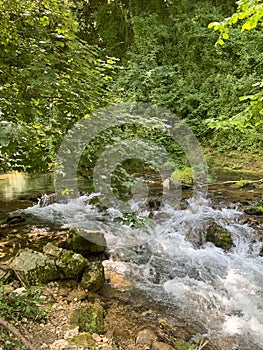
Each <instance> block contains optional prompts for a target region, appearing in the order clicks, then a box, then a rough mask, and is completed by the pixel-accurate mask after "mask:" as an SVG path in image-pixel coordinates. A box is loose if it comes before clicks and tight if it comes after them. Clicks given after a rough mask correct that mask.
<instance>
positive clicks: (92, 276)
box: [80, 261, 105, 292]
mask: <svg viewBox="0 0 263 350" xmlns="http://www.w3.org/2000/svg"><path fill="white" fill-rule="evenodd" d="M104 282H105V276H104V268H103V265H102V263H101V262H100V261H93V262H88V263H87V265H86V267H85V270H84V273H83V276H82V279H81V282H80V284H81V286H82V287H83V288H86V289H88V290H89V291H90V292H97V291H98V290H99V289H101V288H102V287H103V284H104Z"/></svg>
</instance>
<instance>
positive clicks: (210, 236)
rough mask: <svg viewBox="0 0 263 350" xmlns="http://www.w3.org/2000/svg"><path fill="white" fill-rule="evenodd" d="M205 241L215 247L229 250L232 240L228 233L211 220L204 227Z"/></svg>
mask: <svg viewBox="0 0 263 350" xmlns="http://www.w3.org/2000/svg"><path fill="white" fill-rule="evenodd" d="M205 236H206V241H207V242H211V243H213V244H214V245H215V246H216V247H218V248H222V249H224V250H229V249H230V248H231V247H232V244H233V241H232V238H231V235H230V233H229V232H228V231H227V230H226V229H225V228H223V227H221V226H220V225H218V224H216V223H215V222H213V223H212V224H210V225H209V226H208V227H206V234H205Z"/></svg>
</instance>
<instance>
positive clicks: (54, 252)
mask: <svg viewBox="0 0 263 350" xmlns="http://www.w3.org/2000/svg"><path fill="white" fill-rule="evenodd" d="M62 250H63V249H62V248H59V247H57V246H55V245H54V244H52V243H47V244H46V245H45V246H44V247H43V252H44V253H45V254H47V255H51V256H53V257H54V258H59V257H60V255H61V252H62Z"/></svg>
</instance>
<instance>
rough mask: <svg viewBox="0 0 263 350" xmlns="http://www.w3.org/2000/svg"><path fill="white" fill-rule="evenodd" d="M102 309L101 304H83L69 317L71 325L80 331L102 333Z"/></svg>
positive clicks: (103, 330)
mask: <svg viewBox="0 0 263 350" xmlns="http://www.w3.org/2000/svg"><path fill="white" fill-rule="evenodd" d="M104 313H105V311H104V309H103V308H102V307H101V306H90V305H87V306H84V307H81V308H78V309H75V310H74V311H73V312H72V314H71V315H70V318H69V323H70V324H71V325H72V326H78V327H79V330H80V332H91V333H97V334H103V333H104V332H105V329H104Z"/></svg>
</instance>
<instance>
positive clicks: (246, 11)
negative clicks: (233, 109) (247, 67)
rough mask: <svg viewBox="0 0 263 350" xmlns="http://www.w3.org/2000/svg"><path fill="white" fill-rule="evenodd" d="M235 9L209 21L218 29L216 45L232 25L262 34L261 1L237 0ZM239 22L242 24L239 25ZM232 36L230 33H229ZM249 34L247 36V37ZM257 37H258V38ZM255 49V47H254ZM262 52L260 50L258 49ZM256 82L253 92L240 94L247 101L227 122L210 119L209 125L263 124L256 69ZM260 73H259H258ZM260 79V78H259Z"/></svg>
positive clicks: (262, 95)
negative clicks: (218, 19)
mask: <svg viewBox="0 0 263 350" xmlns="http://www.w3.org/2000/svg"><path fill="white" fill-rule="evenodd" d="M237 5H238V7H237V11H236V12H235V13H233V14H232V15H231V16H230V17H228V18H225V19H224V20H223V21H221V22H211V23H209V25H208V28H213V29H214V30H215V31H219V33H220V35H219V38H218V39H217V41H216V45H224V44H225V40H227V39H229V34H230V29H232V27H233V26H235V27H236V26H237V27H238V28H240V31H241V32H244V31H250V30H252V29H254V30H255V31H256V34H257V35H260V34H261V35H262V27H263V22H262V18H263V3H262V1H261V0H240V1H237ZM240 23H241V24H242V26H241V27H240ZM231 37H232V34H231ZM249 38H250V36H248V39H249ZM258 39H259V38H258ZM254 49H255V47H254ZM260 51H261V52H260V53H262V50H260ZM257 73H258V74H257V77H256V79H255V81H256V82H254V83H252V84H251V86H252V89H251V90H252V91H251V92H253V90H255V88H256V91H255V92H254V93H251V92H250V93H249V94H248V95H244V96H241V97H240V98H239V99H240V101H247V102H249V104H247V105H246V106H245V107H244V109H243V110H242V111H241V112H240V113H238V114H236V115H234V117H232V118H231V119H230V120H229V122H228V121H223V123H222V122H221V121H219V123H217V120H212V121H211V124H210V125H211V126H212V127H214V126H216V127H223V128H227V127H232V126H236V127H238V128H241V129H244V128H247V127H252V128H253V127H257V126H259V125H262V124H263V81H262V71H259V70H258V71H257ZM260 73H261V74H260ZM260 79H261V80H260Z"/></svg>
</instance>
